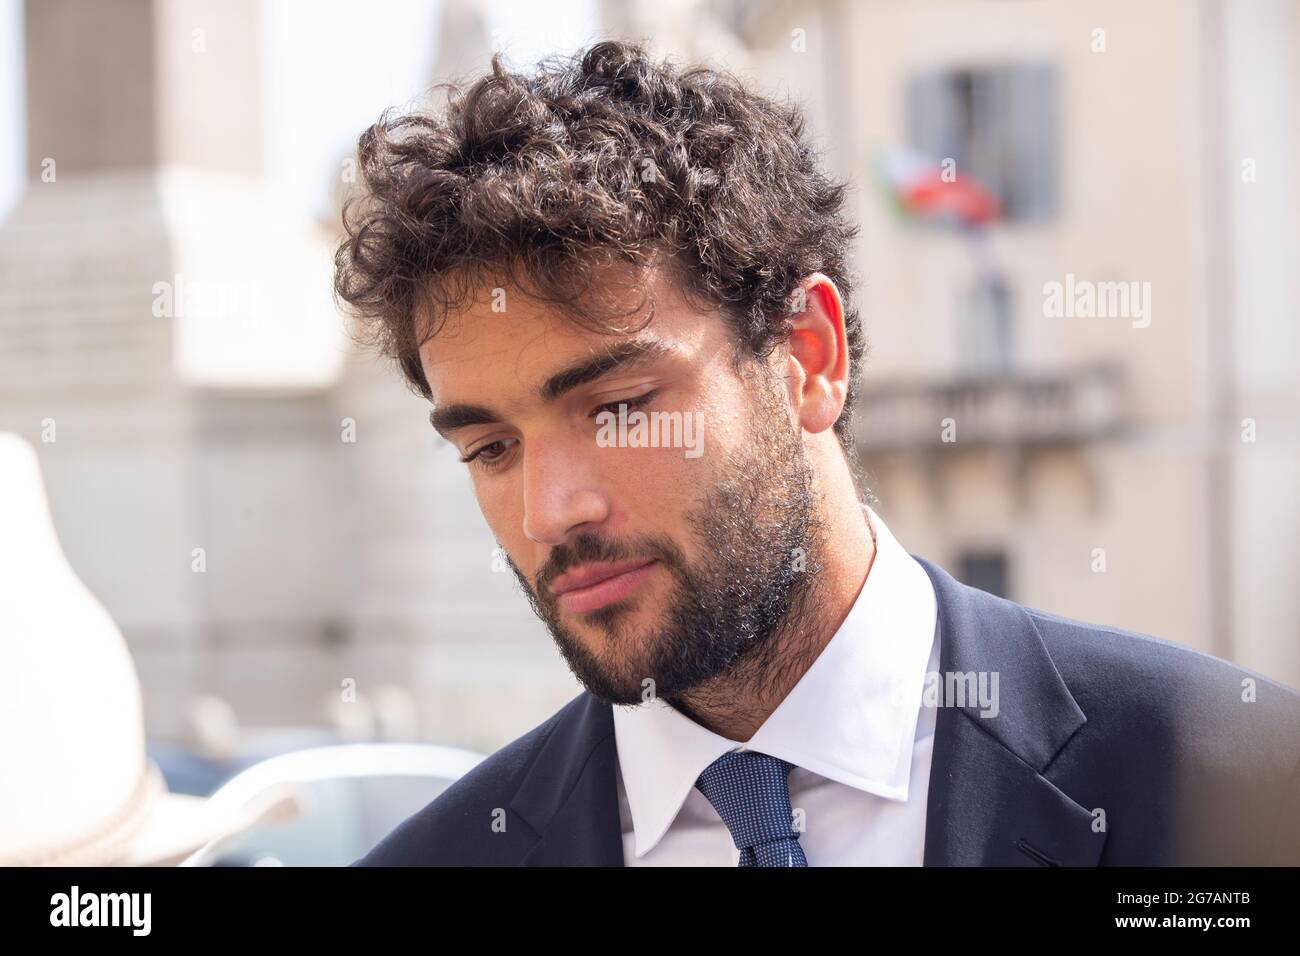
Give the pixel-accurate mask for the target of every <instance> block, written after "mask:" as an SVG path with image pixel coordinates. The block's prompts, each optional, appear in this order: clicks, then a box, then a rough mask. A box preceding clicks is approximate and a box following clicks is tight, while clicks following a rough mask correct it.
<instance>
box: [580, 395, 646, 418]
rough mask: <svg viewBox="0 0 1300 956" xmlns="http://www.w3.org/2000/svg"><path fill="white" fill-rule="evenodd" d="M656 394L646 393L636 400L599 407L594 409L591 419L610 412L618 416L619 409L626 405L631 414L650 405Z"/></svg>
mask: <svg viewBox="0 0 1300 956" xmlns="http://www.w3.org/2000/svg"><path fill="white" fill-rule="evenodd" d="M656 394H657V393H656V392H646V393H645V394H644V395H638V396H637V397H636V398H620V399H619V400H618V401H616V402H606V403H605V404H604V405H598V406H596V408H594V409H592V412H591V417H592V418H595V417H596V416H597V415H599V414H601V413H602V412H609V413H610V414H612V415H617V414H618V407H619V406H620V405H626V406H627V410H628V411H629V412H630V411H632V409H634V408H640V407H641V406H642V405H645V404H648V403H649V401H650V400H651V399H652V398H654V397H655V395H656Z"/></svg>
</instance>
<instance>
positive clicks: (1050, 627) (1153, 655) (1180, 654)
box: [1024, 607, 1300, 717]
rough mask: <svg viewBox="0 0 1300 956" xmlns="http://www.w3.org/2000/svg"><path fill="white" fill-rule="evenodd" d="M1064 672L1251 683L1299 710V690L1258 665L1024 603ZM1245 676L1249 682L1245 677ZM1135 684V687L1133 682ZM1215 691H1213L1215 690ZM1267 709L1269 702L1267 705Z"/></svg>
mask: <svg viewBox="0 0 1300 956" xmlns="http://www.w3.org/2000/svg"><path fill="white" fill-rule="evenodd" d="M1024 610H1025V612H1026V613H1027V614H1029V616H1030V618H1031V619H1032V620H1033V622H1034V624H1035V626H1036V627H1037V629H1038V633H1039V636H1040V637H1042V639H1043V644H1044V645H1045V646H1046V647H1047V650H1048V653H1049V654H1050V655H1051V657H1052V660H1053V662H1054V663H1056V664H1057V666H1058V668H1060V669H1061V670H1062V676H1063V677H1067V683H1068V682H1069V679H1068V676H1067V673H1066V672H1067V671H1068V672H1069V676H1073V677H1075V678H1076V679H1084V680H1088V679H1091V680H1094V681H1096V680H1100V681H1107V682H1120V681H1124V682H1131V681H1134V680H1137V681H1150V680H1165V681H1168V682H1170V683H1169V684H1167V685H1166V688H1165V689H1166V690H1171V691H1176V690H1186V691H1193V690H1196V691H1202V692H1215V691H1217V690H1218V689H1220V688H1222V687H1223V686H1224V685H1225V684H1230V685H1231V686H1232V687H1233V688H1235V690H1236V691H1237V694H1236V697H1235V699H1236V700H1240V699H1241V692H1242V691H1243V690H1249V689H1251V686H1250V685H1253V689H1254V690H1255V691H1256V692H1257V696H1258V698H1259V699H1260V700H1261V701H1264V700H1265V698H1267V699H1268V701H1269V702H1270V704H1271V706H1275V707H1277V708H1278V709H1279V711H1281V712H1289V713H1290V714H1291V715H1292V716H1293V717H1294V716H1300V693H1297V692H1296V690H1295V689H1294V688H1291V687H1288V686H1286V685H1285V684H1282V683H1281V682H1279V681H1276V680H1273V679H1272V678H1270V677H1267V676H1265V675H1263V674H1260V673H1258V672H1256V671H1252V670H1250V669H1248V668H1245V667H1242V666H1240V665H1238V664H1234V663H1232V662H1231V661H1227V660H1224V659H1223V658H1220V657H1215V656H1214V655H1212V654H1207V653H1205V652H1204V651H1199V650H1196V649H1195V648H1192V647H1188V646H1187V645H1185V644H1179V643H1177V642H1175V641H1171V640H1168V639H1166V638H1162V637H1156V636H1154V635H1151V634H1144V633H1142V632H1140V631H1130V630H1125V629H1123V628H1118V627H1108V626H1106V625H1101V624H1091V623H1088V622H1085V621H1079V620H1075V619H1073V618H1068V617H1063V616H1061V615H1059V614H1051V613H1049V612H1047V611H1041V610H1039V609H1037V608H1030V607H1026V608H1024ZM1248 682H1249V683H1248ZM1135 689H1137V688H1135ZM1216 696H1217V694H1216ZM1270 709H1271V707H1270Z"/></svg>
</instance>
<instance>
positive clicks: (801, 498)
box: [507, 382, 822, 705]
mask: <svg viewBox="0 0 1300 956" xmlns="http://www.w3.org/2000/svg"><path fill="white" fill-rule="evenodd" d="M767 384H768V383H766V382H764V383H762V384H761V385H760V387H759V388H758V389H757V390H756V391H757V392H758V398H757V400H756V402H755V405H756V406H757V408H756V414H755V415H754V416H752V418H751V421H752V422H753V425H752V427H751V429H750V432H751V434H750V440H749V441H748V442H746V443H744V445H742V446H741V447H739V448H736V449H732V450H730V451H728V453H727V454H726V455H725V456H724V457H723V459H722V461H721V462H720V467H719V469H718V474H717V475H716V477H715V478H714V480H713V481H712V484H711V485H710V487H708V488H707V489H706V491H705V492H704V493H703V494H702V495H701V496H700V499H699V500H698V501H697V502H696V504H695V505H694V506H693V507H691V508H690V509H689V510H688V513H687V520H688V525H689V527H690V529H691V534H692V536H693V538H694V545H695V547H694V553H695V554H697V555H701V556H702V557H701V558H699V559H698V560H696V561H694V562H691V561H688V560H687V558H686V555H685V553H684V552H683V550H682V549H681V548H680V547H678V546H677V545H676V544H675V543H674V542H673V541H672V540H671V539H670V538H668V537H667V536H664V535H641V536H636V537H633V538H629V539H626V540H621V541H613V540H609V539H606V538H603V537H601V536H599V535H596V534H591V533H586V534H580V535H577V536H575V537H574V538H573V539H572V541H571V542H566V543H564V544H561V545H558V546H556V547H555V548H553V549H552V550H551V554H550V556H549V558H548V559H547V562H546V564H545V566H544V567H543V568H542V570H541V571H539V572H538V574H537V580H536V582H534V583H531V584H530V582H529V581H528V579H527V578H526V576H525V575H524V574H523V573H522V572H520V570H519V568H518V567H517V566H516V565H515V563H514V561H513V560H511V559H509V558H507V562H508V563H509V565H510V568H511V570H512V571H513V572H514V574H515V577H516V578H518V580H519V583H520V585H521V586H522V587H523V590H524V593H525V594H526V595H527V597H528V601H529V603H530V604H531V606H532V608H533V611H534V613H535V614H537V616H538V617H539V618H541V620H542V622H543V623H544V624H545V625H546V627H547V629H548V630H549V631H550V633H551V636H552V638H553V639H554V640H555V643H556V645H557V646H558V647H559V650H560V653H561V654H562V656H563V657H564V659H565V662H566V663H567V664H568V666H569V669H570V670H571V671H572V672H573V675H574V676H575V677H576V678H577V679H578V681H579V682H580V683H581V684H582V685H583V686H584V687H586V689H587V690H588V691H589V692H590V693H591V694H592V695H593V696H594V697H596V698H598V699H600V700H602V701H605V702H607V703H610V704H623V705H632V704H640V703H642V702H644V701H645V700H648V699H650V698H651V697H654V696H657V697H660V698H663V699H665V700H667V701H669V702H672V701H673V700H674V699H675V698H680V696H681V695H683V694H685V693H687V692H688V691H691V690H692V689H695V688H698V687H700V686H701V685H703V684H705V683H706V682H708V681H712V680H714V679H716V678H719V677H725V676H726V675H729V674H732V673H733V672H736V671H737V669H739V668H741V667H742V666H744V667H746V668H749V667H752V666H758V667H760V668H761V667H766V666H770V665H771V664H772V662H773V661H776V660H777V659H778V657H779V651H780V649H781V648H780V645H781V641H780V640H779V638H778V635H780V634H783V633H785V632H786V631H787V630H789V629H790V628H794V627H797V626H798V622H799V620H800V618H801V617H802V616H803V614H804V609H805V608H807V607H809V606H811V602H812V601H814V600H815V582H816V581H817V574H816V572H817V570H818V567H817V563H816V556H817V554H818V553H819V552H820V548H819V547H818V545H819V543H820V541H821V530H822V529H821V527H820V524H819V521H818V518H817V509H816V508H815V507H814V492H813V474H812V469H811V467H810V465H809V463H808V460H807V456H806V454H805V452H804V446H803V442H802V439H801V437H800V435H799V433H798V431H797V430H796V426H795V425H794V424H792V423H791V422H790V419H789V415H788V412H787V411H786V407H785V406H784V404H783V403H782V402H780V401H779V400H778V399H777V397H776V396H775V395H774V394H772V393H771V392H770V391H768V390H767V388H765V387H764V386H765V385H767ZM644 558H654V559H656V560H657V561H658V562H659V565H660V567H661V568H662V569H663V570H665V571H667V572H668V573H669V574H670V576H671V579H672V580H671V582H670V584H669V587H670V589H671V590H670V594H669V598H668V600H667V602H666V604H665V606H664V608H663V610H662V613H661V614H660V615H659V616H658V620H657V621H656V622H655V623H653V624H650V625H648V626H647V625H642V626H641V628H640V629H639V630H638V628H636V627H635V626H634V619H635V611H636V608H637V607H638V606H639V604H641V603H644V602H645V601H646V600H647V599H646V598H644V597H642V596H641V595H639V594H636V593H633V594H632V595H630V596H628V597H627V598H625V599H623V600H621V601H617V602H614V603H612V604H609V605H606V606H604V607H602V608H599V609H597V610H595V611H592V612H589V613H586V614H584V615H582V621H583V622H584V623H585V625H586V630H587V631H588V632H589V633H591V632H595V635H596V636H595V638H594V639H593V638H592V637H588V638H587V639H586V640H585V641H584V639H583V638H582V637H581V636H580V635H579V634H578V633H576V632H575V631H574V629H573V628H571V627H570V626H569V625H568V624H566V623H565V621H564V620H563V619H562V617H561V614H560V609H559V606H558V604H557V601H556V598H555V596H554V595H553V594H552V593H551V590H550V587H549V584H550V582H552V581H554V580H555V578H557V577H558V576H559V575H561V574H563V573H564V572H565V571H567V570H568V569H570V568H572V567H575V566H577V565H581V564H585V563H587V562H590V561H600V562H605V561H610V562H613V561H626V560H630V559H644ZM787 625H788V627H787Z"/></svg>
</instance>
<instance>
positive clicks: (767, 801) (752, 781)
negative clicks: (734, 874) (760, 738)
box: [695, 750, 806, 866]
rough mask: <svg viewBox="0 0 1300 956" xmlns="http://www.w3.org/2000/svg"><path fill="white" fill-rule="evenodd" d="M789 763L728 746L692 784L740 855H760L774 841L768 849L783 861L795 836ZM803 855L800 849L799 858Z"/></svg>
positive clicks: (742, 863) (790, 764)
mask: <svg viewBox="0 0 1300 956" xmlns="http://www.w3.org/2000/svg"><path fill="white" fill-rule="evenodd" d="M793 767H794V764H792V763H789V762H788V761H785V760H781V759H779V758H777V757H773V756H771V755H770V754H763V753H758V752H757V751H754V750H733V751H730V752H729V753H725V754H723V755H722V756H721V757H719V758H718V759H717V760H715V761H713V763H711V764H709V765H708V766H707V767H705V768H704V772H703V773H701V774H700V776H699V779H698V780H696V782H695V786H696V787H697V788H698V789H699V791H700V793H702V794H704V796H705V798H706V799H707V800H708V801H709V803H711V804H713V809H715V810H717V811H718V816H720V817H722V822H723V823H725V824H726V825H727V829H728V830H730V831H731V838H732V840H733V841H734V842H735V844H736V848H737V849H738V850H740V851H741V855H742V857H744V856H745V855H746V854H745V851H746V850H747V849H751V850H756V852H758V853H759V855H760V857H761V856H762V848H763V847H764V846H765V845H767V844H775V846H772V847H771V849H773V850H774V851H775V850H777V849H780V850H781V852H780V854H779V855H780V857H781V859H782V863H781V865H784V860H785V857H786V855H787V851H788V850H791V849H792V848H791V847H790V846H789V844H790V842H792V841H794V840H797V839H798V833H797V832H796V831H795V829H794V821H793V820H792V819H791V812H790V790H789V785H788V778H789V776H790V770H791V769H792V768H793ZM756 848H757V849H756ZM802 855H803V854H802V851H801V850H800V851H799V852H798V856H800V857H802ZM741 865H742V866H743V865H745V862H744V859H742V861H741ZM796 865H799V864H796ZM804 865H806V864H804Z"/></svg>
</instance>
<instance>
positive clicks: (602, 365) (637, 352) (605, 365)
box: [537, 339, 673, 402]
mask: <svg viewBox="0 0 1300 956" xmlns="http://www.w3.org/2000/svg"><path fill="white" fill-rule="evenodd" d="M672 352H673V349H671V348H670V347H669V346H667V345H665V344H664V343H663V342H660V341H659V340H658V339H631V340H629V341H626V342H620V343H619V344H618V345H614V346H611V347H610V348H609V349H607V350H605V351H603V352H601V353H600V354H598V355H594V356H592V357H591V358H587V359H583V360H582V361H581V362H578V363H576V364H574V365H571V366H569V367H568V368H566V369H562V370H561V371H559V372H556V373H555V374H554V375H552V376H551V377H550V378H548V379H547V380H546V382H545V383H544V384H543V385H542V387H541V388H539V389H538V390H537V394H538V397H539V398H541V400H542V401H543V402H553V401H555V400H556V399H557V398H559V397H560V396H561V395H563V394H564V393H565V392H569V391H572V390H573V389H575V388H578V387H579V386H582V385H586V384H587V383H588V382H594V381H595V380H596V379H598V378H600V377H601V376H602V375H608V374H609V373H610V372H612V371H614V370H615V369H619V368H624V367H625V366H628V365H643V364H645V363H647V362H653V361H655V360H656V359H660V358H664V357H665V356H667V355H671V354H672Z"/></svg>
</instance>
